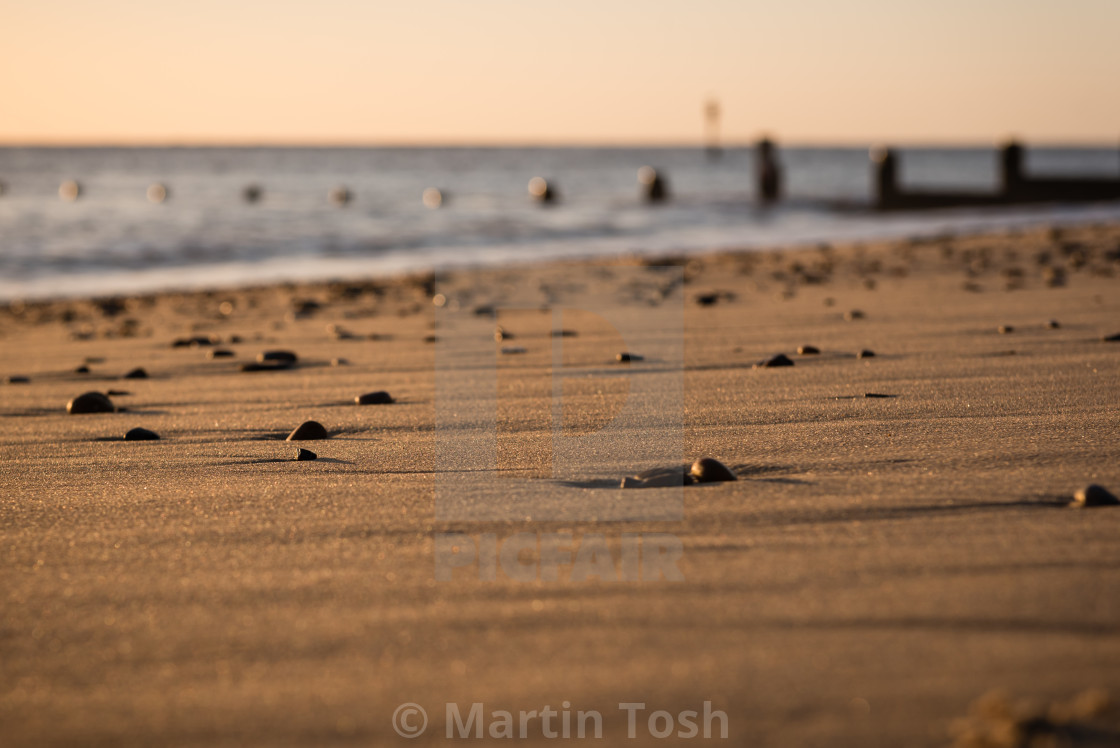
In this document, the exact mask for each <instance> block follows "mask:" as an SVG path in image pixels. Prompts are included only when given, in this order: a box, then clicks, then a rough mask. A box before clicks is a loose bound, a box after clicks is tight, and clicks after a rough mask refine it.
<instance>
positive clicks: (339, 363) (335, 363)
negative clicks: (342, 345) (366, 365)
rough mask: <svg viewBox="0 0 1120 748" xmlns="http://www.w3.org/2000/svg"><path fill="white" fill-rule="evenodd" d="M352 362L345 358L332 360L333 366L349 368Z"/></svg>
mask: <svg viewBox="0 0 1120 748" xmlns="http://www.w3.org/2000/svg"><path fill="white" fill-rule="evenodd" d="M349 365H350V362H349V361H347V360H346V359H344V358H332V359H331V366H349Z"/></svg>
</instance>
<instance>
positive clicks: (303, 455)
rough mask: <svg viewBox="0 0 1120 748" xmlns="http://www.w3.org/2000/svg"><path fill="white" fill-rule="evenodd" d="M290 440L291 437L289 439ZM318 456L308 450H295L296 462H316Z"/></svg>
mask: <svg viewBox="0 0 1120 748" xmlns="http://www.w3.org/2000/svg"><path fill="white" fill-rule="evenodd" d="M289 438H291V437H289ZM317 459H319V455H317V454H315V453H314V452H312V451H311V450H310V449H303V448H302V447H301V448H299V449H297V450H296V462H307V461H309V460H317Z"/></svg>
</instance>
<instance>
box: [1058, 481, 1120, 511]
mask: <svg viewBox="0 0 1120 748" xmlns="http://www.w3.org/2000/svg"><path fill="white" fill-rule="evenodd" d="M1117 504H1120V499H1117V498H1116V497H1115V496H1114V495H1113V494H1112V492H1111V491H1109V490H1108V489H1107V488H1105V487H1103V486H1098V485H1097V484H1095V483H1094V484H1092V485H1090V486H1086V487H1085V488H1082V489H1081V490H1080V491H1078V492H1077V493H1075V494H1074V495H1073V502H1072V503H1071V504H1070V506H1076V507H1090V506H1116V505H1117Z"/></svg>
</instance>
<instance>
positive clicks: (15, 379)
mask: <svg viewBox="0 0 1120 748" xmlns="http://www.w3.org/2000/svg"><path fill="white" fill-rule="evenodd" d="M4 381H5V382H7V383H8V384H29V383H30V382H31V380H30V379H29V378H28V377H21V376H12V377H8V378H6V379H5V380H4Z"/></svg>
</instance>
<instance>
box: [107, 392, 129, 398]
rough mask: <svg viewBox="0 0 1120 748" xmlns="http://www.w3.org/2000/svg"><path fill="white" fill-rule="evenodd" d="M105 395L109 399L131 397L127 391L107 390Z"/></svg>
mask: <svg viewBox="0 0 1120 748" xmlns="http://www.w3.org/2000/svg"><path fill="white" fill-rule="evenodd" d="M105 394H106V395H108V396H109V397H125V396H127V395H131V394H132V393H131V392H129V391H128V390H109V391H108V392H106V393H105Z"/></svg>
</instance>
